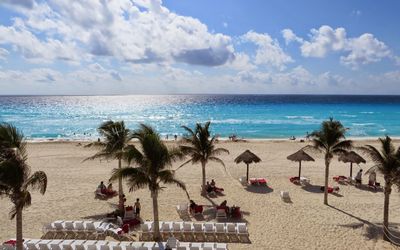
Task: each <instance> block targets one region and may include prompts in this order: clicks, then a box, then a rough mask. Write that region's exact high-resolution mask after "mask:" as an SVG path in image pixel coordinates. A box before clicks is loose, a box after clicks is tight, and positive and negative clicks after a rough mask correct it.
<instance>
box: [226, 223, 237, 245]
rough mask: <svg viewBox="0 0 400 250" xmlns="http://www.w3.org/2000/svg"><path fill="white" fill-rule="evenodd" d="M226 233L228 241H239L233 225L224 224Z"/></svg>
mask: <svg viewBox="0 0 400 250" xmlns="http://www.w3.org/2000/svg"><path fill="white" fill-rule="evenodd" d="M226 232H227V236H228V237H229V239H230V241H232V242H237V241H239V237H238V234H237V231H236V226H235V224H233V223H227V224H226Z"/></svg>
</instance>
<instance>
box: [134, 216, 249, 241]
mask: <svg viewBox="0 0 400 250" xmlns="http://www.w3.org/2000/svg"><path fill="white" fill-rule="evenodd" d="M153 225H154V223H153V222H144V223H143V224H142V225H141V240H146V239H151V237H152V235H153ZM160 233H161V236H162V238H163V239H166V238H169V237H171V236H173V237H175V238H177V239H179V240H182V241H187V242H189V241H198V242H199V241H200V242H203V241H218V242H248V241H249V232H248V229H247V225H246V223H214V222H206V223H197V222H194V223H193V222H186V221H185V222H160Z"/></svg>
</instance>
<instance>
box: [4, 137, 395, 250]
mask: <svg viewBox="0 0 400 250" xmlns="http://www.w3.org/2000/svg"><path fill="white" fill-rule="evenodd" d="M364 143H365V141H357V144H364ZM369 143H373V144H375V145H377V143H376V142H375V141H370V142H369ZM168 144H171V145H172V144H174V143H173V142H168ZM220 144H221V146H223V147H226V148H227V149H229V151H230V155H224V156H221V158H222V159H223V160H224V161H225V164H226V171H225V169H224V168H223V167H222V166H220V165H218V164H216V163H210V164H209V165H208V166H207V176H208V178H209V179H211V178H213V179H215V180H216V181H217V185H218V186H222V187H224V188H225V196H221V197H217V198H212V199H207V198H204V197H201V196H200V192H199V189H200V182H201V169H200V166H198V165H187V166H185V167H183V168H181V169H180V170H179V171H178V172H177V176H178V178H180V179H181V180H183V181H185V183H186V184H187V187H188V192H189V194H190V196H191V198H192V199H193V200H195V201H196V202H197V203H199V204H204V205H210V206H212V205H213V204H219V203H221V202H222V201H223V200H225V199H226V200H227V201H228V205H230V206H231V205H238V206H240V207H241V209H242V211H243V212H244V220H245V221H247V222H248V227H249V232H250V240H251V242H252V243H251V245H249V244H229V249H306V248H308V249H394V248H395V247H394V246H392V245H391V244H389V243H387V242H384V241H383V240H382V239H381V236H380V226H381V223H382V218H383V193H382V192H371V191H370V190H368V189H358V188H356V187H354V186H340V189H341V190H340V193H339V195H336V196H335V195H330V196H329V203H330V204H331V205H330V206H325V205H323V204H322V201H323V194H322V193H321V192H320V191H319V189H318V186H320V185H322V184H323V177H324V164H323V161H322V157H321V156H319V155H317V154H316V153H313V154H312V155H313V156H314V157H315V158H316V161H315V162H311V163H310V162H306V163H304V164H303V168H302V175H304V176H307V177H309V178H310V179H311V185H310V186H308V187H303V188H302V187H300V186H296V185H293V184H291V183H290V182H289V180H288V178H289V177H290V176H295V175H296V174H297V173H298V168H297V166H298V165H297V163H295V162H290V161H288V160H286V156H287V155H289V154H291V153H293V152H295V151H296V150H298V149H300V148H301V147H303V146H304V145H305V143H299V142H293V141H252V142H240V143H233V142H221V143H220ZM396 145H398V142H396ZM28 149H29V163H30V164H31V166H32V168H33V170H39V169H40V170H43V171H45V172H46V173H47V175H48V178H49V184H48V190H47V192H46V194H45V195H44V196H41V195H39V194H37V193H34V194H33V204H32V206H31V207H29V208H28V209H26V210H25V211H24V219H23V221H24V236H25V237H26V238H38V237H40V236H41V228H42V225H43V224H44V223H47V222H50V221H54V220H57V219H64V220H77V219H83V218H95V217H96V216H99V215H102V214H104V213H107V212H109V211H112V206H113V205H115V204H116V203H117V198H114V199H112V200H109V201H100V200H95V199H94V196H93V191H94V189H95V187H96V186H97V185H98V183H99V182H100V181H101V180H105V181H106V180H107V179H108V178H109V175H110V171H111V170H112V169H113V168H114V167H115V166H116V165H117V164H116V162H106V161H103V162H99V161H97V160H96V161H86V162H82V160H83V159H84V158H85V157H87V156H90V155H92V154H93V153H94V152H95V151H94V150H93V149H86V148H83V147H81V146H77V143H72V142H71V143H59V142H53V143H31V144H29V147H28ZM246 149H250V150H251V151H253V152H254V153H256V154H257V155H258V156H259V157H260V158H261V159H262V162H261V163H259V164H256V165H251V166H250V176H251V177H266V178H267V179H268V180H269V186H270V188H268V189H265V188H254V187H250V188H244V187H243V186H242V185H241V184H240V183H239V181H238V178H239V177H241V176H244V175H245V173H246V168H245V165H244V164H241V165H237V164H235V163H234V162H233V159H234V158H235V157H236V156H237V155H239V154H240V153H241V152H243V151H244V150H246ZM178 165H179V163H177V164H176V165H175V166H178ZM370 166H372V164H371V163H367V164H366V165H362V166H361V167H362V168H363V169H367V168H368V167H370ZM358 169H359V167H357V166H355V167H354V170H353V172H354V173H355V172H356V171H358ZM348 174H349V167H348V164H344V163H341V162H338V161H337V159H334V160H333V162H332V165H331V176H334V175H348ZM330 179H331V178H330ZM331 180H332V179H331ZM366 180H367V176H365V181H366ZM378 181H380V182H381V183H383V180H382V177H381V176H378ZM331 184H334V183H333V181H331ZM281 190H286V191H289V193H290V196H291V202H290V203H285V202H283V201H281V199H280V197H279V192H280V191H281ZM137 197H139V198H140V199H141V201H142V208H143V211H142V217H143V219H145V220H152V209H151V200H150V194H149V192H148V191H147V190H139V191H136V192H134V193H129V194H127V199H128V201H127V204H133V201H134V200H135V199H136V198H137ZM186 201H187V198H186V194H185V193H184V192H182V191H181V190H180V189H178V188H176V187H174V186H168V188H167V189H166V190H165V191H164V192H163V193H161V195H160V200H159V205H160V219H161V220H169V221H171V220H181V219H180V218H179V216H178V214H177V213H176V211H175V205H176V204H179V203H182V202H186ZM10 207H11V203H10V202H9V200H7V199H1V200H0V211H1V213H2V216H1V217H0V225H1V226H0V239H1V241H4V240H6V239H8V238H14V237H15V221H14V220H13V221H11V220H9V218H8V212H9V211H10ZM399 208H400V199H399V194H398V192H397V190H394V191H393V193H392V195H391V203H390V222H392V227H393V228H398V226H399V223H400V214H399V213H398V211H399ZM205 219H206V220H211V219H213V218H212V217H211V218H209V217H207V216H206V217H205ZM192 220H194V219H193V218H192Z"/></svg>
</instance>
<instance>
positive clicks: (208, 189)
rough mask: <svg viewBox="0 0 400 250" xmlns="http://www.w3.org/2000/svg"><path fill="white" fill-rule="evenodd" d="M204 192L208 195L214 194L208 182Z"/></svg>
mask: <svg viewBox="0 0 400 250" xmlns="http://www.w3.org/2000/svg"><path fill="white" fill-rule="evenodd" d="M206 191H207V193H208V194H209V193H212V192H214V188H213V187H212V186H211V185H210V182H208V181H207V184H206Z"/></svg>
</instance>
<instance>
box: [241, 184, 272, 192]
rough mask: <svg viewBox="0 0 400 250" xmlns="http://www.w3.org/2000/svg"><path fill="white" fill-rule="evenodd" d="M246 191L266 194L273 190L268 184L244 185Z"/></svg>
mask: <svg viewBox="0 0 400 250" xmlns="http://www.w3.org/2000/svg"><path fill="white" fill-rule="evenodd" d="M246 191H249V192H252V193H257V194H268V193H272V192H273V191H274V189H273V188H271V187H269V186H253V185H251V186H246Z"/></svg>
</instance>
